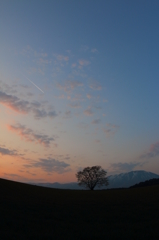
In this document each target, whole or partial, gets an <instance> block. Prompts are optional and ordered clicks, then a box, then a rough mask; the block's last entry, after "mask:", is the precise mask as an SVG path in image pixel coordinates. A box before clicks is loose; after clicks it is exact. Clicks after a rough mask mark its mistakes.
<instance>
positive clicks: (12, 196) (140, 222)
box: [0, 179, 159, 240]
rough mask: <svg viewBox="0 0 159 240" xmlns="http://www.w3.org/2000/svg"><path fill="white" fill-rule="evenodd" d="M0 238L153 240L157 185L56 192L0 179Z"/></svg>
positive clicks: (158, 199)
mask: <svg viewBox="0 0 159 240" xmlns="http://www.w3.org/2000/svg"><path fill="white" fill-rule="evenodd" d="M0 192H1V197H0V213H1V214H0V239H16V240H17V239H23V240H25V239H69V240H70V239H74V240H75V239H151V240H152V239H159V231H158V222H159V186H152V187H146V188H134V189H123V190H117V189H115V190H106V191H82V190H81V191H78V190H58V189H50V188H44V187H37V186H32V185H27V184H22V183H17V182H12V181H8V180H3V179H0Z"/></svg>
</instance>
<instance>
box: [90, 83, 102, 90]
mask: <svg viewBox="0 0 159 240" xmlns="http://www.w3.org/2000/svg"><path fill="white" fill-rule="evenodd" d="M89 87H90V88H91V89H93V90H102V87H101V85H100V84H99V83H98V82H93V83H91V84H90V85H89Z"/></svg>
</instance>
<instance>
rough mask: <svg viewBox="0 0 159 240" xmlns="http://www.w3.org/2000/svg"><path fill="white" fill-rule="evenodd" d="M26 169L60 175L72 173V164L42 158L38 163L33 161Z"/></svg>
mask: <svg viewBox="0 0 159 240" xmlns="http://www.w3.org/2000/svg"><path fill="white" fill-rule="evenodd" d="M24 167H26V168H41V169H42V170H43V171H45V172H47V173H52V172H57V173H59V174H62V173H65V172H68V171H70V168H69V167H70V164H68V163H65V162H63V161H58V160H56V159H54V158H46V159H45V158H40V159H39V160H38V161H31V162H30V163H29V164H27V165H24Z"/></svg>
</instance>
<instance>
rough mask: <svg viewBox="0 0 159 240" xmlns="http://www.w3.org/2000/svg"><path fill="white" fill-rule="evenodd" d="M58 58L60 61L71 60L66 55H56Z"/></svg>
mask: <svg viewBox="0 0 159 240" xmlns="http://www.w3.org/2000/svg"><path fill="white" fill-rule="evenodd" d="M56 58H57V59H58V60H59V61H65V62H68V61H69V57H68V56H64V55H60V54H58V55H56Z"/></svg>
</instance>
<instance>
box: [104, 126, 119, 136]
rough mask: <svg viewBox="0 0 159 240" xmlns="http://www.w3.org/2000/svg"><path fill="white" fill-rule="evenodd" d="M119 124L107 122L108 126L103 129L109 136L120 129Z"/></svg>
mask: <svg viewBox="0 0 159 240" xmlns="http://www.w3.org/2000/svg"><path fill="white" fill-rule="evenodd" d="M119 128H120V127H119V126H118V125H115V124H111V123H107V124H106V128H104V129H103V131H104V133H106V136H107V137H109V136H111V135H114V134H115V133H116V132H117V131H118V130H119Z"/></svg>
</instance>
